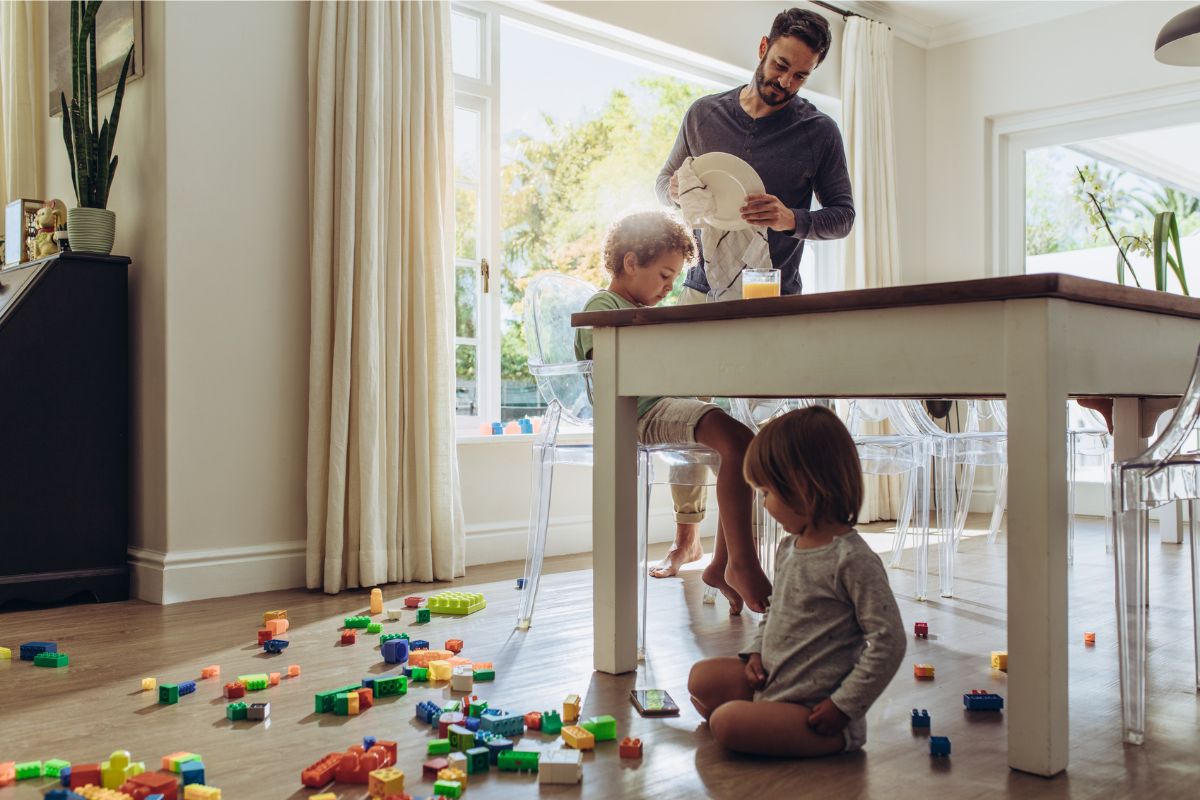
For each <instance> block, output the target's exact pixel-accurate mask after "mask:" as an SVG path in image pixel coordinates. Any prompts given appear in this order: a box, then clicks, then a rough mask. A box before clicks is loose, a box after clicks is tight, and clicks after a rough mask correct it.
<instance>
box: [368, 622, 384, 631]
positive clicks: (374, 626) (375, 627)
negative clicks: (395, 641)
mask: <svg viewBox="0 0 1200 800" xmlns="http://www.w3.org/2000/svg"><path fill="white" fill-rule="evenodd" d="M381 630H383V626H382V625H380V624H379V623H378V622H372V623H371V624H370V625H368V626H367V633H379V632H380V631H381Z"/></svg>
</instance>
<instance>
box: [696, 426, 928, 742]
mask: <svg viewBox="0 0 1200 800" xmlns="http://www.w3.org/2000/svg"><path fill="white" fill-rule="evenodd" d="M745 475H746V480H747V481H749V482H750V483H751V484H752V485H753V486H756V487H758V488H759V489H761V490H762V492H763V494H764V504H765V506H766V509H767V511H768V512H770V514H771V516H773V517H774V518H775V519H776V520H778V521H779V523H780V525H782V526H783V528H784V530H785V531H787V532H788V534H790V535H789V536H785V537H784V538H783V541H782V542H780V543H779V549H778V551H777V553H776V556H775V591H774V594H773V596H772V601H771V610H770V613H768V615H767V617H766V619H765V620H764V621H763V622H762V624H761V625H760V626H759V628H758V631H757V633H756V634H755V636H754V639H753V640H752V641H751V642H750V644H749V645H747V646H746V648H745V649H744V650H743V651H742V652H741V654H740V658H735V657H732V656H727V657H722V658H709V659H705V660H704V661H701V662H699V663H698V664H696V665H695V666H694V667H692V672H691V675H690V676H689V678H688V689H689V691H690V692H691V695H692V703H693V704H694V705H695V706H696V709H697V710H698V711H699V712H700V714H701V715H702V716H703V717H704V718H705V719H707V720H708V724H709V728H710V729H711V731H712V735H713V738H714V739H716V740H717V741H718V742H720V743H721V744H722V745H724V746H725V747H727V748H728V749H730V750H735V751H738V752H742V753H753V754H757V755H767V756H787V757H793V758H795V757H809V756H823V755H831V754H833V753H839V752H844V751H853V750H858V749H859V748H861V747H862V746H863V744H864V743H865V742H866V740H867V723H866V713H867V709H868V708H870V707H871V704H872V703H874V702H875V700H876V699H878V697H879V695H880V694H881V693H882V692H883V690H884V689H885V688H886V687H887V685H888V683H889V682H890V681H891V679H892V677H893V676H894V675H895V674H896V670H897V669H898V668H899V666H900V662H901V661H902V660H903V658H904V650H905V646H906V637H905V635H904V625H903V623H902V621H901V619H900V611H899V609H898V608H897V607H896V598H895V596H894V595H893V594H892V590H891V587H890V586H889V584H888V578H887V573H886V571H885V570H884V567H883V562H882V561H880V560H879V556H877V555H876V554H875V553H874V551H872V550H871V548H870V547H868V546H867V544H866V542H864V541H863V539H862V537H861V536H859V535H858V532H857V531H856V530H855V529H854V525H855V524H856V523H857V521H858V509H859V508H860V507H861V505H862V494H863V489H862V485H863V483H862V467H861V465H860V464H859V461H858V452H857V450H856V449H855V446H854V441H853V439H851V437H850V432H849V431H847V430H846V426H845V425H843V424H842V422H841V420H839V419H838V418H837V415H836V414H834V413H833V412H832V411H830V410H829V409H827V408H822V407H819V406H818V407H812V408H802V409H798V410H796V411H791V412H789V413H787V414H785V415H783V416H781V417H779V418H778V419H775V420H772V421H771V422H769V423H768V424H767V425H766V426H764V427H763V429H762V430H761V431H760V432H759V434H758V436H757V437H756V438H755V439H754V441H753V442H752V443H751V445H750V449H749V450H748V451H747V453H746V461H745Z"/></svg>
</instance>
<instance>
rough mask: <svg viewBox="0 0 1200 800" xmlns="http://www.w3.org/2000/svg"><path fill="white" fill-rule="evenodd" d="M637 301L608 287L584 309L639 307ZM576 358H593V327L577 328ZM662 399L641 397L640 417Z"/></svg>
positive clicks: (588, 302)
mask: <svg viewBox="0 0 1200 800" xmlns="http://www.w3.org/2000/svg"><path fill="white" fill-rule="evenodd" d="M639 307H640V306H638V305H637V304H636V303H631V302H629V301H628V300H626V299H625V298H624V297H621V295H619V294H617V293H616V292H610V291H609V290H608V289H601V290H600V291H598V292H596V293H595V294H594V295H592V296H591V298H589V299H588V301H587V305H585V306H584V307H583V310H584V311H616V310H617V309H619V308H639ZM575 358H577V359H579V360H580V361H590V360H591V358H592V329H591V328H576V329H575ZM659 400H662V397H639V398H638V403H637V412H638V417H639V418H640V417H643V416H645V415H646V412H647V411H649V410H650V408H651V407H652V406H653V405H654V404H655V403H657V402H658V401H659Z"/></svg>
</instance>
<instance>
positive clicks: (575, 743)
mask: <svg viewBox="0 0 1200 800" xmlns="http://www.w3.org/2000/svg"><path fill="white" fill-rule="evenodd" d="M562 738H563V742H564V743H565V744H566V745H567V747H573V748H574V749H576V750H593V749H595V747H596V737H595V736H593V735H592V734H591V732H589V731H587V730H585V729H584V728H581V727H579V726H578V725H568V726H566V727H565V728H563V729H562Z"/></svg>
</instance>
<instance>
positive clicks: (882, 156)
mask: <svg viewBox="0 0 1200 800" xmlns="http://www.w3.org/2000/svg"><path fill="white" fill-rule="evenodd" d="M842 132H843V136H844V137H845V141H846V162H847V166H848V167H849V170H850V183H851V186H852V188H853V191H854V204H855V212H856V213H855V222H854V228H853V229H852V230H851V231H850V236H849V237H847V239H846V262H845V263H846V271H845V288H847V289H869V288H874V287H878V286H894V285H896V284H898V283H900V240H899V230H898V228H897V224H896V153H895V147H894V144H893V137H892V31H891V29H890V28H888V27H887V26H886V25H883V24H882V23H879V22H873V21H871V20H868V19H864V18H862V17H853V16H852V17H848V18H847V19H846V27H845V29H844V32H843V34H842ZM866 432H868V433H876V432H877V433H885V432H890V430H889V429H888V428H885V427H884V426H878V428H877V430H875V431H871V430H867V431H866ZM900 500H901V494H900V483H899V479H897V478H886V477H873V476H867V480H866V493H865V498H864V502H863V509H862V513H861V514H860V519H861V520H862V521H863V522H870V521H872V520H876V519H895V518H896V514H897V513H898V511H899V506H900Z"/></svg>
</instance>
